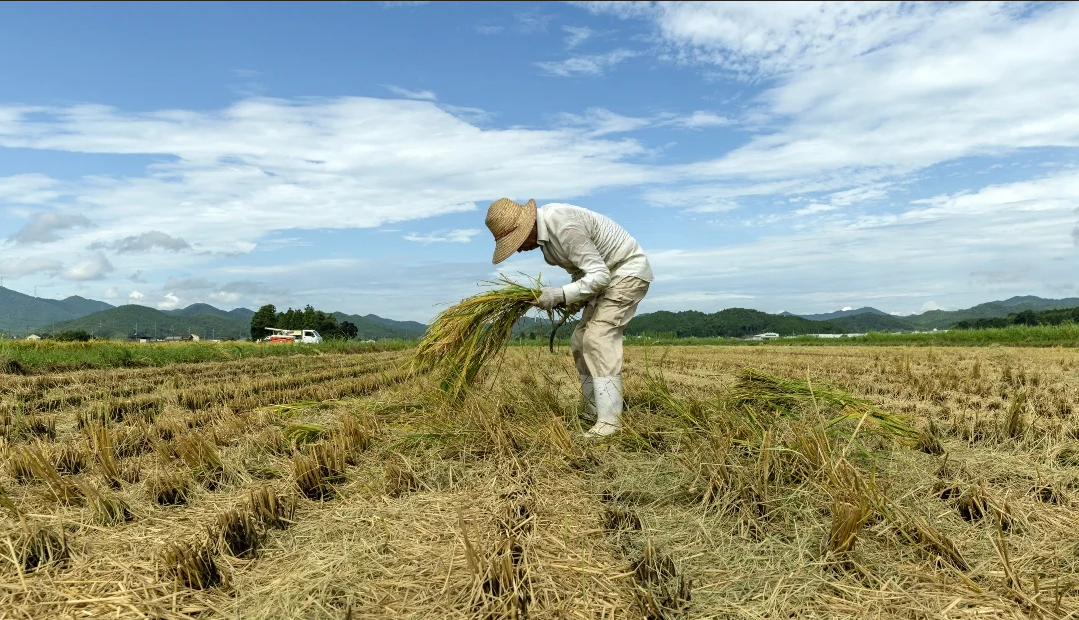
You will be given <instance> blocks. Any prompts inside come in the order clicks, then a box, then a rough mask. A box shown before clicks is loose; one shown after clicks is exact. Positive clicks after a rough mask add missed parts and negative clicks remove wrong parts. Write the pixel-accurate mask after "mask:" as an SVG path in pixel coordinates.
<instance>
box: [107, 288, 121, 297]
mask: <svg viewBox="0 0 1079 620" xmlns="http://www.w3.org/2000/svg"><path fill="white" fill-rule="evenodd" d="M119 296H120V291H118V290H116V287H115V286H110V287H109V288H107V289H105V295H104V297H105V299H116V298H117V297H119Z"/></svg>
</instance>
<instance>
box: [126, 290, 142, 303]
mask: <svg viewBox="0 0 1079 620" xmlns="http://www.w3.org/2000/svg"><path fill="white" fill-rule="evenodd" d="M143 297H146V295H143V294H142V293H140V292H138V291H131V292H130V293H128V294H127V299H128V301H138V300H140V299H142V298H143Z"/></svg>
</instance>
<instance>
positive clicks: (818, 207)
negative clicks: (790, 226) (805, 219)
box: [794, 202, 837, 215]
mask: <svg viewBox="0 0 1079 620" xmlns="http://www.w3.org/2000/svg"><path fill="white" fill-rule="evenodd" d="M836 208H837V207H836V206H835V205H831V204H822V203H819V202H814V203H812V204H809V205H806V206H804V207H802V208H801V209H798V210H797V211H795V212H794V215H813V214H815V213H824V212H826V211H832V210H835V209H836Z"/></svg>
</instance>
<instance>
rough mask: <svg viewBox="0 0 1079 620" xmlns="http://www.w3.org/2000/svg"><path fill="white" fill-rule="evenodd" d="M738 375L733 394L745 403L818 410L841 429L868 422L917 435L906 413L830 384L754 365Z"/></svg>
mask: <svg viewBox="0 0 1079 620" xmlns="http://www.w3.org/2000/svg"><path fill="white" fill-rule="evenodd" d="M738 379H739V381H738V384H737V386H736V387H735V388H734V390H733V393H732V396H734V399H735V401H736V402H739V403H741V404H743V405H754V406H756V407H760V408H764V409H768V410H771V411H774V412H780V413H786V414H797V413H798V412H799V411H800V410H801V411H804V410H807V409H809V410H816V411H818V412H819V413H820V414H821V415H823V416H824V418H825V426H826V427H827V428H828V429H829V430H832V429H836V430H838V429H837V427H838V426H840V425H841V424H843V423H847V422H851V423H856V424H858V425H859V426H861V424H862V423H863V422H868V423H869V425H868V426H869V429H872V430H875V431H877V432H879V433H881V434H883V435H886V436H890V437H893V438H896V439H900V440H904V441H912V440H914V439H916V438H917V435H918V432H917V431H916V430H915V429H914V428H913V427H912V426H911V425H910V423H909V422H908V421H907V420H906V419H905V418H904V417H902V416H899V415H896V414H894V413H889V412H887V411H884V410H882V409H880V408H879V407H877V406H875V405H873V404H872V403H871V402H869V401H867V400H865V399H863V398H857V397H855V396H852V395H850V394H848V393H847V392H844V391H843V390H839V389H836V388H834V387H831V386H828V385H813V384H810V382H809V381H799V380H797V379H784V378H782V377H776V376H774V375H770V374H768V373H766V372H762V371H760V370H757V369H755V368H743V369H742V370H741V372H740V373H739V377H738Z"/></svg>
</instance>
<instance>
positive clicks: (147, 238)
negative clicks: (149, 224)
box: [89, 230, 191, 254]
mask: <svg viewBox="0 0 1079 620" xmlns="http://www.w3.org/2000/svg"><path fill="white" fill-rule="evenodd" d="M89 247H90V249H91V250H95V249H111V250H115V251H116V252H118V253H120V254H124V253H133V252H147V251H149V250H152V249H154V248H160V249H162V250H171V251H173V252H179V251H180V250H189V249H191V244H189V243H188V242H187V241H184V240H183V239H181V238H179V237H172V236H170V235H167V234H165V233H163V232H161V231H160V230H151V231H149V232H144V233H142V234H140V235H132V236H130V237H124V238H123V239H118V240H116V241H113V242H111V243H104V242H100V241H99V242H95V243H92V244H90V246H89Z"/></svg>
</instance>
